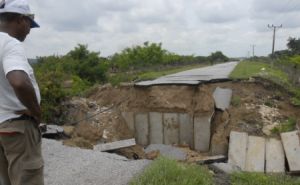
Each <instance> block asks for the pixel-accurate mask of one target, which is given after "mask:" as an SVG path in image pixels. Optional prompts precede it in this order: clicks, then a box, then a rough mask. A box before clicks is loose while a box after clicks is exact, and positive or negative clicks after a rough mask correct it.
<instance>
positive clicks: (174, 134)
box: [163, 113, 179, 145]
mask: <svg viewBox="0 0 300 185" xmlns="http://www.w3.org/2000/svg"><path fill="white" fill-rule="evenodd" d="M163 120H164V144H166V145H171V144H179V120H178V114H176V113H164V114H163Z"/></svg>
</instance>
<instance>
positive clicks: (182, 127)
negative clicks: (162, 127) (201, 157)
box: [179, 114, 194, 148]
mask: <svg viewBox="0 0 300 185" xmlns="http://www.w3.org/2000/svg"><path fill="white" fill-rule="evenodd" d="M193 130H194V126H193V120H192V118H191V117H190V115H189V114H179V141H180V144H182V145H188V146H190V147H191V148H193V146H194V145H193V135H194V131H193Z"/></svg>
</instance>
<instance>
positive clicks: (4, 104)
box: [0, 32, 40, 124]
mask: <svg viewBox="0 0 300 185" xmlns="http://www.w3.org/2000/svg"><path fill="white" fill-rule="evenodd" d="M12 70H22V71H24V72H26V73H27V74H28V76H29V77H30V80H31V83H32V85H33V86H34V88H35V92H36V95H37V98H38V101H40V94H39V89H38V85H37V83H36V80H35V77H34V74H33V70H32V68H31V66H30V65H29V63H28V61H27V58H26V56H25V52H24V49H23V46H22V44H21V42H20V41H18V40H17V39H15V38H13V37H10V36H9V35H8V34H7V33H3V32H0V94H1V96H0V124H1V122H3V121H5V120H8V119H11V118H16V117H19V116H20V115H17V114H15V111H18V110H24V109H26V107H25V106H24V105H23V104H22V103H21V102H20V100H19V99H18V98H17V97H16V95H15V92H14V90H13V88H12V87H11V85H10V84H9V82H8V80H7V79H6V74H7V72H8V71H12Z"/></svg>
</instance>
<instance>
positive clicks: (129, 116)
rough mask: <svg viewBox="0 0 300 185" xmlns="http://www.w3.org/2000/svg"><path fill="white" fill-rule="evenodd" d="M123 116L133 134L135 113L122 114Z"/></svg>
mask: <svg viewBox="0 0 300 185" xmlns="http://www.w3.org/2000/svg"><path fill="white" fill-rule="evenodd" d="M122 116H123V118H124V120H125V121H126V124H127V126H128V128H129V130H131V131H132V132H134V113H133V112H122Z"/></svg>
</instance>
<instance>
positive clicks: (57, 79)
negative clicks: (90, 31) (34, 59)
mask: <svg viewBox="0 0 300 185" xmlns="http://www.w3.org/2000/svg"><path fill="white" fill-rule="evenodd" d="M107 66H108V64H107V61H106V60H105V59H104V58H100V56H99V53H96V52H90V51H88V50H87V46H85V45H78V46H77V47H75V49H74V50H72V51H70V52H69V53H68V54H67V55H65V56H49V57H41V58H39V59H38V63H36V64H34V65H33V68H34V70H35V75H36V78H37V81H38V83H39V86H40V90H41V96H42V102H41V106H42V110H43V115H42V117H43V121H45V122H54V123H59V122H63V118H62V117H61V115H62V114H61V113H62V111H63V110H62V109H61V106H60V104H61V102H62V101H64V100H66V98H68V97H70V96H75V95H81V94H82V93H83V92H84V91H85V90H86V89H88V88H89V87H90V86H91V85H93V84H95V83H103V82H105V81H106V79H107V78H106V71H107ZM66 82H69V83H70V84H69V87H66V86H65V85H66V84H65V83H66Z"/></svg>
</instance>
